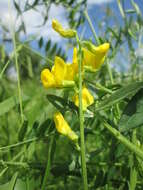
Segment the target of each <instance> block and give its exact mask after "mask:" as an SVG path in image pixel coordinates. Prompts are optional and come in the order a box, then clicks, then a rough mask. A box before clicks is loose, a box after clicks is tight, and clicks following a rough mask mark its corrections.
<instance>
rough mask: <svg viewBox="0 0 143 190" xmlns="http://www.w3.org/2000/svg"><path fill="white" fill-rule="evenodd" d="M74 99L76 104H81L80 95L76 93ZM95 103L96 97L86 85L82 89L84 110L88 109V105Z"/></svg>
mask: <svg viewBox="0 0 143 190" xmlns="http://www.w3.org/2000/svg"><path fill="white" fill-rule="evenodd" d="M73 101H74V103H75V105H76V106H79V96H78V94H76V95H75V96H74V97H73ZM93 103H94V97H93V96H92V95H91V93H90V92H89V91H88V89H87V88H86V87H83V89H82V106H83V110H84V111H86V109H87V107H88V106H90V105H91V104H93Z"/></svg>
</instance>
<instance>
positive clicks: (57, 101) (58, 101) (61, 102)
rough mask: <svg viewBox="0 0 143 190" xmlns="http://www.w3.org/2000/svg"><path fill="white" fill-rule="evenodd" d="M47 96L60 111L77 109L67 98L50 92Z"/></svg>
mask: <svg viewBox="0 0 143 190" xmlns="http://www.w3.org/2000/svg"><path fill="white" fill-rule="evenodd" d="M47 98H48V100H49V101H50V102H51V103H52V104H53V105H54V106H55V107H56V108H57V109H58V110H59V111H60V112H62V113H63V111H64V112H65V111H66V110H69V109H71V110H76V111H78V109H77V107H76V106H75V105H74V103H73V102H71V101H69V100H67V99H64V98H62V97H59V96H55V95H51V94H48V95H47Z"/></svg>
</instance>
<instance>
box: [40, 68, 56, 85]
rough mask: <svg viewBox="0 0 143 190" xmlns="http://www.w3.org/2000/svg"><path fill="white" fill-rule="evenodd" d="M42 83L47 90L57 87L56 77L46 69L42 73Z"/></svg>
mask: <svg viewBox="0 0 143 190" xmlns="http://www.w3.org/2000/svg"><path fill="white" fill-rule="evenodd" d="M41 81H42V83H43V86H44V87H45V88H51V87H55V86H56V81H55V78H54V75H53V74H52V73H51V72H50V70H49V69H44V70H43V71H42V72H41Z"/></svg>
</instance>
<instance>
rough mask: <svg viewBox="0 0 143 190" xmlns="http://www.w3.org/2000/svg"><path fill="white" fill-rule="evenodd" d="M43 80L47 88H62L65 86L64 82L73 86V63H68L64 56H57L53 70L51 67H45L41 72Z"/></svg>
mask: <svg viewBox="0 0 143 190" xmlns="http://www.w3.org/2000/svg"><path fill="white" fill-rule="evenodd" d="M41 81H42V83H43V86H44V87H45V88H55V87H56V88H60V87H63V86H64V84H66V85H67V86H73V85H74V70H73V65H72V64H66V63H65V62H64V60H63V59H62V58H60V57H58V56H56V57H55V63H54V66H53V67H52V69H51V71H50V70H49V69H44V70H43V71H42V72H41ZM66 85H65V86H66Z"/></svg>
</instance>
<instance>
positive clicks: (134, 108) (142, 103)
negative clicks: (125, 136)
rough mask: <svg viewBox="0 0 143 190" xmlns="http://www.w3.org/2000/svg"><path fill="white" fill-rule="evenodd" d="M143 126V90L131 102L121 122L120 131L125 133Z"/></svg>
mask: <svg viewBox="0 0 143 190" xmlns="http://www.w3.org/2000/svg"><path fill="white" fill-rule="evenodd" d="M141 125H143V88H142V89H140V90H139V91H138V92H137V93H136V94H135V95H134V96H133V97H132V99H131V100H130V101H129V103H128V104H127V106H126V107H125V110H124V112H123V115H122V117H121V119H120V122H119V130H120V131H122V132H124V131H128V130H130V129H133V128H135V127H139V126H141Z"/></svg>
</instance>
